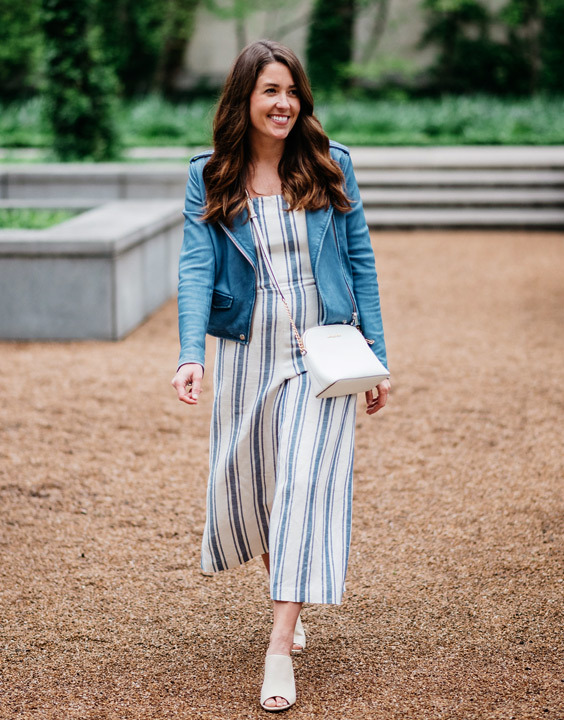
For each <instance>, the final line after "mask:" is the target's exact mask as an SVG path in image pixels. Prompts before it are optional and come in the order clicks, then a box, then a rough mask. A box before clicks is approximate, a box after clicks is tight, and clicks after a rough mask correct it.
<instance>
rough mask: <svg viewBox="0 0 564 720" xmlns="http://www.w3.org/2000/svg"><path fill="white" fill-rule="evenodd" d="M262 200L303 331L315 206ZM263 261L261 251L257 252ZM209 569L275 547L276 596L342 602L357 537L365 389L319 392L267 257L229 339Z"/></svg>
mask: <svg viewBox="0 0 564 720" xmlns="http://www.w3.org/2000/svg"><path fill="white" fill-rule="evenodd" d="M254 202H255V208H256V211H257V215H258V218H259V222H260V223H261V228H262V231H263V234H264V237H265V240H266V242H267V244H268V248H269V251H270V256H271V261H272V264H273V267H274V271H275V273H276V277H277V279H278V282H279V284H280V286H281V288H282V290H283V292H284V294H285V295H286V299H287V300H288V303H289V305H290V310H291V312H292V314H293V317H294V320H295V322H296V325H297V326H298V329H299V331H300V332H303V331H304V330H306V329H307V328H308V327H311V326H314V325H318V324H319V323H320V322H322V320H323V318H322V307H321V303H320V301H319V295H318V293H317V288H316V286H315V280H314V277H313V273H312V270H311V264H310V259H309V250H308V245H307V227H306V219H305V213H304V212H303V211H302V212H288V211H287V210H285V204H284V200H283V198H282V196H280V195H274V196H270V197H264V198H260V199H256V200H255V201H254ZM257 254H258V256H259V258H260V252H257ZM214 384H215V401H214V408H213V417H212V425H211V438H210V477H209V483H208V494H207V517H206V527H205V530H204V537H203V542H202V568H203V569H204V570H206V571H218V570H226V569H228V568H231V567H234V566H237V565H239V564H241V563H243V562H246V561H247V560H250V559H251V558H252V557H255V556H257V555H261V554H262V553H265V552H270V583H271V587H270V590H271V596H272V598H273V599H274V600H289V601H294V602H309V603H336V604H338V603H340V602H341V599H342V595H343V590H344V582H345V574H346V569H347V561H348V554H349V543H350V528H351V509H352V468H353V450H354V430H355V412H356V396H352V395H349V396H345V397H338V398H328V399H321V400H320V399H317V398H316V397H315V395H314V394H313V393H312V392H311V387H310V382H309V377H308V374H307V373H306V372H305V369H304V366H303V361H302V358H301V355H300V353H299V350H298V347H297V343H296V341H295V338H294V336H293V334H292V330H291V326H290V322H289V320H288V315H287V313H286V311H285V309H284V306H283V304H282V302H281V301H280V298H279V296H278V294H277V293H276V290H275V289H274V287H273V286H272V283H271V281H270V278H269V276H268V274H267V272H266V268H265V266H264V263H263V262H262V260H261V262H260V271H259V277H258V278H257V300H256V305H255V312H254V317H253V324H252V335H251V340H250V342H249V344H248V345H246V346H245V345H240V344H239V343H235V342H231V341H229V340H219V341H218V345H217V355H216V364H215V371H214Z"/></svg>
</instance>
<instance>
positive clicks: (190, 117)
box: [0, 93, 564, 147]
mask: <svg viewBox="0 0 564 720" xmlns="http://www.w3.org/2000/svg"><path fill="white" fill-rule="evenodd" d="M213 112H214V106H213V103H212V102H211V101H209V102H205V101H202V100H199V101H196V102H191V103H189V104H178V105H174V104H172V103H170V102H165V101H163V100H162V99H161V98H159V97H158V96H152V97H148V98H146V99H144V100H140V101H139V100H136V101H128V102H127V103H125V104H124V105H123V107H122V108H121V111H120V113H119V115H118V119H119V126H120V128H121V133H122V134H123V138H124V144H126V145H127V146H129V147H132V146H151V145H176V146H180V147H201V146H209V145H210V144H211V124H212V118H213ZM316 114H317V115H318V116H319V118H320V119H321V121H322V122H323V125H324V127H325V129H326V131H327V133H328V134H329V136H330V137H332V138H333V139H335V140H338V141H340V142H344V143H345V144H347V145H490V144H491V145H515V144H524V145H559V144H563V143H564V96H560V97H551V96H543V95H538V96H536V97H534V98H523V99H507V98H502V97H492V96H485V95H478V96H471V95H465V96H446V95H445V96H443V97H441V98H437V99H433V98H426V99H419V100H410V99H409V98H408V97H406V96H405V95H404V96H403V97H402V95H401V93H396V96H395V97H394V98H388V99H382V100H376V101H375V100H371V101H369V100H352V99H351V98H350V97H348V96H340V97H338V96H337V97H335V98H334V99H333V100H331V101H326V102H323V103H320V104H319V105H318V106H316ZM6 118H11V120H10V121H9V122H6ZM18 123H20V127H19V129H18ZM10 133H13V134H12V135H10ZM14 140H15V142H13V141H14ZM48 143H49V135H48V134H46V132H45V131H44V130H42V128H41V114H40V107H39V105H38V104H37V101H35V100H34V101H29V102H26V103H23V104H20V105H15V104H12V105H9V106H6V107H0V146H4V147H21V146H25V145H27V146H35V147H46V146H48Z"/></svg>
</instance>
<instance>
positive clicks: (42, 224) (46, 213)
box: [0, 208, 77, 230]
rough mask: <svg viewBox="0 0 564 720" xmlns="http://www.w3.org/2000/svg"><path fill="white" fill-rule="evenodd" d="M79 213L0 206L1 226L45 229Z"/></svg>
mask: <svg viewBox="0 0 564 720" xmlns="http://www.w3.org/2000/svg"><path fill="white" fill-rule="evenodd" d="M75 215H77V211H73V210H44V209H41V210H38V209H35V208H0V228H2V230H5V229H7V228H10V229H16V228H17V229H26V230H44V229H45V228H49V227H52V226H53V225H58V224H59V223H62V222H64V221H65V220H70V218H71V217H74V216H75Z"/></svg>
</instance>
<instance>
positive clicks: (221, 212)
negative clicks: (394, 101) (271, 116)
mask: <svg viewBox="0 0 564 720" xmlns="http://www.w3.org/2000/svg"><path fill="white" fill-rule="evenodd" d="M273 62H279V63H282V64H283V65H286V67H287V68H288V70H289V71H290V74H291V75H292V78H293V81H294V83H295V85H296V89H297V93H298V97H299V99H300V112H299V115H298V117H297V119H296V123H295V125H294V127H293V128H292V130H291V131H290V133H289V135H288V137H287V138H286V142H285V145H284V153H283V155H282V158H281V160H280V163H279V165H278V173H279V175H280V179H281V182H282V194H283V195H284V198H285V200H286V202H287V204H288V207H289V209H291V210H319V209H321V208H328V207H329V206H330V205H332V206H333V207H334V208H335V209H336V210H338V211H340V212H348V211H349V210H350V209H351V204H350V201H349V199H348V198H347V196H346V194H345V191H344V189H343V183H344V176H343V173H342V171H341V168H340V166H339V164H338V163H337V162H335V161H334V160H333V159H332V158H331V155H330V154H329V138H328V137H327V135H326V134H325V132H324V131H323V128H322V127H321V123H320V122H319V120H318V119H317V118H316V117H315V115H314V114H313V96H312V93H311V87H310V84H309V80H308V78H307V75H306V74H305V71H304V69H303V67H302V65H301V63H300V61H299V60H298V58H297V57H296V55H295V54H294V53H293V52H292V50H290V49H289V48H287V47H285V46H284V45H281V44H280V43H277V42H273V41H270V40H259V41H257V42H254V43H251V44H250V45H247V47H246V48H245V49H244V50H242V51H241V53H240V54H239V56H238V57H237V59H236V60H235V63H234V64H233V67H232V68H231V72H230V73H229V76H228V77H227V80H226V82H225V86H224V88H223V93H222V95H221V98H220V100H219V104H218V107H217V111H216V114H215V118H214V123H213V145H214V152H213V154H212V156H211V158H210V159H209V160H208V162H207V163H206V166H205V168H204V183H205V186H206V205H205V209H204V210H205V211H204V215H203V217H202V220H205V221H207V222H219V221H221V222H223V223H225V224H226V225H227V226H228V227H231V226H232V224H233V220H234V219H235V217H237V215H239V214H240V213H242V212H244V211H245V210H246V207H247V205H246V203H247V198H246V194H245V188H246V185H247V179H248V163H249V160H250V146H249V139H248V130H249V125H250V96H251V93H252V92H253V90H254V87H255V84H256V81H257V78H258V77H259V75H260V74H261V72H262V71H263V69H264V68H265V66H266V65H268V64H270V63H273Z"/></svg>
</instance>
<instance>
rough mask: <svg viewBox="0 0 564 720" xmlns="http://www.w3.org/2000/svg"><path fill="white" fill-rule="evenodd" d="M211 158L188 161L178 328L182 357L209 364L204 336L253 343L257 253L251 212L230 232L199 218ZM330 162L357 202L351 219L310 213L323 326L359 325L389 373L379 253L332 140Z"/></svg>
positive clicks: (341, 150) (342, 151) (345, 158)
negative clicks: (376, 259) (204, 173)
mask: <svg viewBox="0 0 564 720" xmlns="http://www.w3.org/2000/svg"><path fill="white" fill-rule="evenodd" d="M210 155H211V152H207V153H203V154H201V155H196V156H195V157H193V158H192V160H191V161H190V169H189V175H188V183H187V186H186V204H185V208H184V217H185V223H184V242H183V245H182V250H181V253H180V264H179V282H178V323H179V332H180V357H179V361H178V366H180V365H183V364H184V363H188V362H195V363H200V365H202V366H203V365H204V356H205V335H206V332H207V333H209V334H210V335H215V336H216V337H220V338H225V339H226V340H234V341H235V342H239V343H243V344H247V343H248V342H249V340H250V336H251V323H252V317H253V310H254V305H255V296H256V272H257V251H256V248H255V244H254V240H253V235H252V232H251V225H250V223H249V222H247V218H246V216H245V214H244V215H243V216H241V217H238V218H236V220H235V222H234V224H233V227H232V228H231V229H228V228H226V227H225V226H224V225H222V224H216V223H214V224H211V223H205V222H202V221H201V220H200V217H201V215H202V209H203V207H204V204H205V186H204V180H203V177H202V171H203V168H204V165H205V164H206V162H207V160H208V159H209V157H210ZM331 156H332V157H333V159H334V160H336V161H337V162H338V163H339V164H340V166H341V168H342V170H343V173H344V176H345V190H346V193H347V196H348V198H349V199H350V200H351V201H352V210H351V211H350V212H348V213H340V212H334V211H333V208H329V209H328V210H316V211H314V212H309V211H307V212H306V224H307V232H308V243H309V254H310V258H311V267H312V270H313V275H314V277H315V281H316V284H317V289H318V292H319V294H320V297H321V303H322V307H323V320H322V323H323V324H324V325H330V324H332V323H355V322H356V324H359V325H360V327H361V329H362V332H363V333H364V336H365V337H366V338H367V339H369V340H373V341H374V342H373V344H372V345H371V347H372V350H373V352H374V353H375V354H376V356H377V357H378V359H379V360H381V362H383V363H384V365H386V367H387V360H386V348H385V344H384V332H383V329H382V317H381V313H380V298H379V294H378V281H377V278H376V269H375V266H374V253H373V252H372V246H371V244H370V236H369V233H368V227H367V226H366V220H365V218H364V211H363V209H362V202H361V200H360V194H359V190H358V185H357V182H356V178H355V176H354V172H353V168H352V163H351V159H350V155H349V151H348V149H347V148H346V147H344V146H343V145H339V144H338V143H335V142H331Z"/></svg>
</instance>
